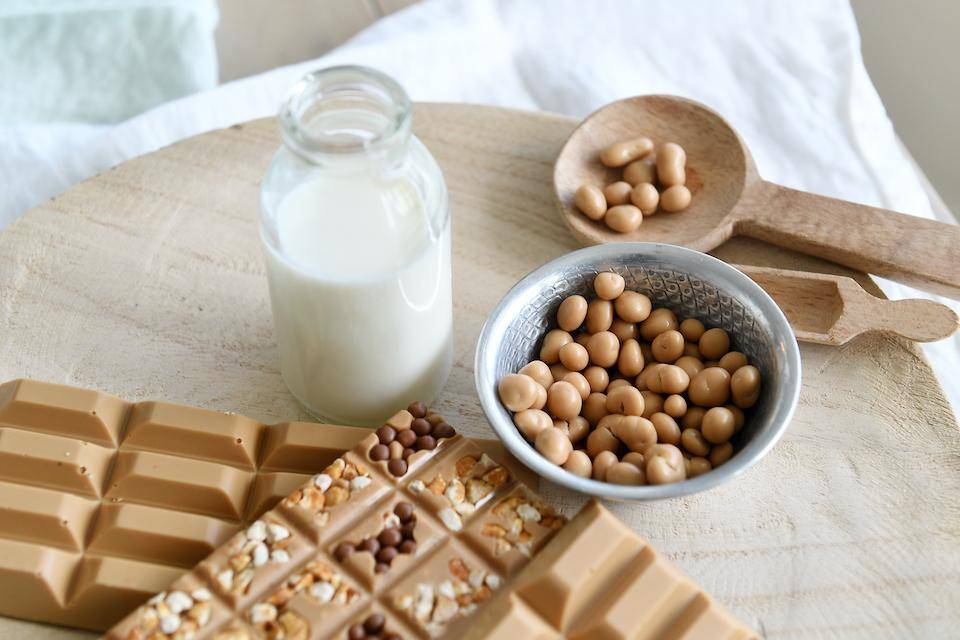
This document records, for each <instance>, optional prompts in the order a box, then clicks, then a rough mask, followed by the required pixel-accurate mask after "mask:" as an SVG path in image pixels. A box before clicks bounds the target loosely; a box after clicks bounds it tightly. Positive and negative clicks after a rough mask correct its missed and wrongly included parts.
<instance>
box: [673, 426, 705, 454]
mask: <svg viewBox="0 0 960 640" xmlns="http://www.w3.org/2000/svg"><path fill="white" fill-rule="evenodd" d="M680 444H681V445H683V448H684V449H686V450H687V453H689V454H690V455H693V456H701V457H703V456H706V455H708V454H709V453H710V443H709V442H707V440H706V438H704V437H703V434H702V433H700V432H699V431H697V430H696V429H684V430H683V433H681V434H680Z"/></svg>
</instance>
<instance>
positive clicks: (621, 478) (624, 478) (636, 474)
mask: <svg viewBox="0 0 960 640" xmlns="http://www.w3.org/2000/svg"><path fill="white" fill-rule="evenodd" d="M644 480H645V478H644V473H643V471H641V470H640V469H638V468H636V467H635V466H633V465H632V464H630V463H629V462H618V463H617V464H615V465H613V466H612V467H610V468H609V469H607V477H606V481H607V482H609V483H611V484H627V485H636V484H644Z"/></svg>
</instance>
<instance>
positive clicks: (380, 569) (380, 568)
mask: <svg viewBox="0 0 960 640" xmlns="http://www.w3.org/2000/svg"><path fill="white" fill-rule="evenodd" d="M373 571H374V573H386V572H387V571H390V565H388V564H387V563H386V562H378V563H377V566H376V567H374V568H373Z"/></svg>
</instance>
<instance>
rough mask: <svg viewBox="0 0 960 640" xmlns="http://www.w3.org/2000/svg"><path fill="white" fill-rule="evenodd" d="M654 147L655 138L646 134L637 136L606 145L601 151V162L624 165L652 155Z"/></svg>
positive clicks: (608, 165) (606, 164) (617, 165)
mask: <svg viewBox="0 0 960 640" xmlns="http://www.w3.org/2000/svg"><path fill="white" fill-rule="evenodd" d="M653 148H654V145H653V140H651V139H650V138H648V137H646V136H637V137H636V138H630V139H629V140H623V141H620V142H615V143H613V144H611V145H610V146H609V147H604V149H603V151H601V152H600V162H602V163H603V164H604V165H605V166H607V167H622V166H624V165H627V164H630V163H631V162H633V161H634V160H638V159H640V158H644V157H646V156H648V155H650V153H651V152H653Z"/></svg>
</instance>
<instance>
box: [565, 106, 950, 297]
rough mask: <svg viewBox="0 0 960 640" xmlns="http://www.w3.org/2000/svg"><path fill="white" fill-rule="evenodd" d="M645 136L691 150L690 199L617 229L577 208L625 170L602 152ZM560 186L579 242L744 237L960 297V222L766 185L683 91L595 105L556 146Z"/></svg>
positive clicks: (711, 242) (716, 120)
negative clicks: (589, 190) (683, 206)
mask: <svg viewBox="0 0 960 640" xmlns="http://www.w3.org/2000/svg"><path fill="white" fill-rule="evenodd" d="M639 135H645V136H648V137H649V138H651V139H652V140H653V141H654V143H656V145H657V147H659V146H660V145H661V144H663V143H665V142H676V143H678V144H680V145H681V146H682V147H683V148H684V149H685V150H686V152H687V183H686V184H687V187H688V188H689V189H690V191H691V192H692V194H693V202H692V204H691V205H690V207H689V208H688V209H687V210H686V211H683V212H681V213H677V214H668V213H663V212H660V213H658V214H657V215H655V216H653V217H649V218H646V219H645V220H644V221H643V224H642V225H641V226H640V228H639V229H637V231H635V232H633V233H628V234H621V233H617V232H615V231H612V230H610V229H609V228H607V226H606V225H604V224H603V222H602V221H601V222H594V221H592V220H590V219H588V218H587V217H586V216H584V215H583V214H582V213H580V212H579V211H577V210H576V209H575V208H574V207H573V196H574V192H575V191H576V190H577V188H578V187H579V186H580V185H581V184H584V183H589V184H593V185H596V186H598V187H603V186H604V185H606V184H609V183H611V182H615V181H616V180H620V179H621V178H620V175H621V170H620V169H609V168H607V167H605V166H603V165H602V164H600V161H599V160H598V159H597V156H598V155H599V153H600V150H601V149H603V148H604V147H606V146H608V145H610V144H612V143H614V142H618V141H620V140H625V139H628V138H632V137H636V136H639ZM823 153H824V154H828V153H830V150H829V149H824V150H823ZM554 186H555V188H556V195H557V198H558V200H559V204H560V208H561V212H562V215H563V219H564V221H565V222H566V224H567V226H569V227H570V229H571V231H573V233H574V235H575V236H576V237H577V239H578V240H579V241H580V242H581V243H583V244H599V243H601V242H624V241H628V242H629V241H646V242H665V243H670V244H677V245H683V246H686V247H689V248H691V249H697V250H699V251H709V250H711V249H713V248H715V247H717V246H719V245H720V244H722V243H723V242H725V241H726V240H728V239H729V238H730V237H731V236H735V235H744V236H750V237H752V238H757V239H759V240H763V241H766V242H769V243H771V244H775V245H779V246H782V247H788V248H790V249H794V250H796V251H801V252H804V253H807V254H810V255H814V256H819V257H821V258H826V259H827V260H832V261H833V262H836V263H839V264H842V265H846V266H848V267H851V268H853V269H857V270H859V271H863V272H866V273H874V274H877V275H881V276H885V277H888V278H891V279H893V280H898V281H900V282H905V283H908V284H911V285H914V286H916V287H918V288H920V289H924V290H927V291H932V292H935V293H940V294H943V295H946V296H950V297H952V298H955V299H960V227H956V226H953V225H948V224H944V223H942V222H935V221H932V220H927V219H924V218H917V217H915V216H908V215H905V214H902V213H895V212H893V211H887V210H885V209H878V208H875V207H869V206H866V205H862V204H855V203H853V202H846V201H844V200H836V199H834V198H827V197H825V196H818V195H814V194H811V193H806V192H804V191H797V190H795V189H789V188H787V187H783V186H780V185H777V184H773V183H772V182H767V181H766V180H763V179H762V178H761V177H760V176H759V174H757V169H756V166H754V163H753V158H752V157H751V156H750V151H749V150H748V149H747V147H746V145H745V144H744V143H743V141H742V140H741V139H740V137H739V136H738V135H737V133H736V132H735V131H734V130H733V128H732V127H731V126H730V125H729V124H727V122H726V121H725V120H724V119H723V118H721V117H720V116H719V115H717V114H716V113H715V112H713V111H712V110H710V109H708V108H707V107H705V106H703V105H701V104H699V103H696V102H693V101H691V100H686V99H684V98H677V97H673V96H640V97H636V98H628V99H626V100H620V101H618V102H613V103H611V104H609V105H607V106H605V107H603V108H601V109H599V110H598V111H596V112H594V113H593V114H592V115H590V116H589V117H588V118H587V119H586V120H584V121H583V122H582V123H581V124H580V126H579V127H577V129H576V130H575V131H574V132H573V134H571V136H570V138H569V140H567V142H566V144H565V145H564V147H563V149H562V150H561V151H560V155H559V157H558V158H557V162H556V166H555V167H554Z"/></svg>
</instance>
